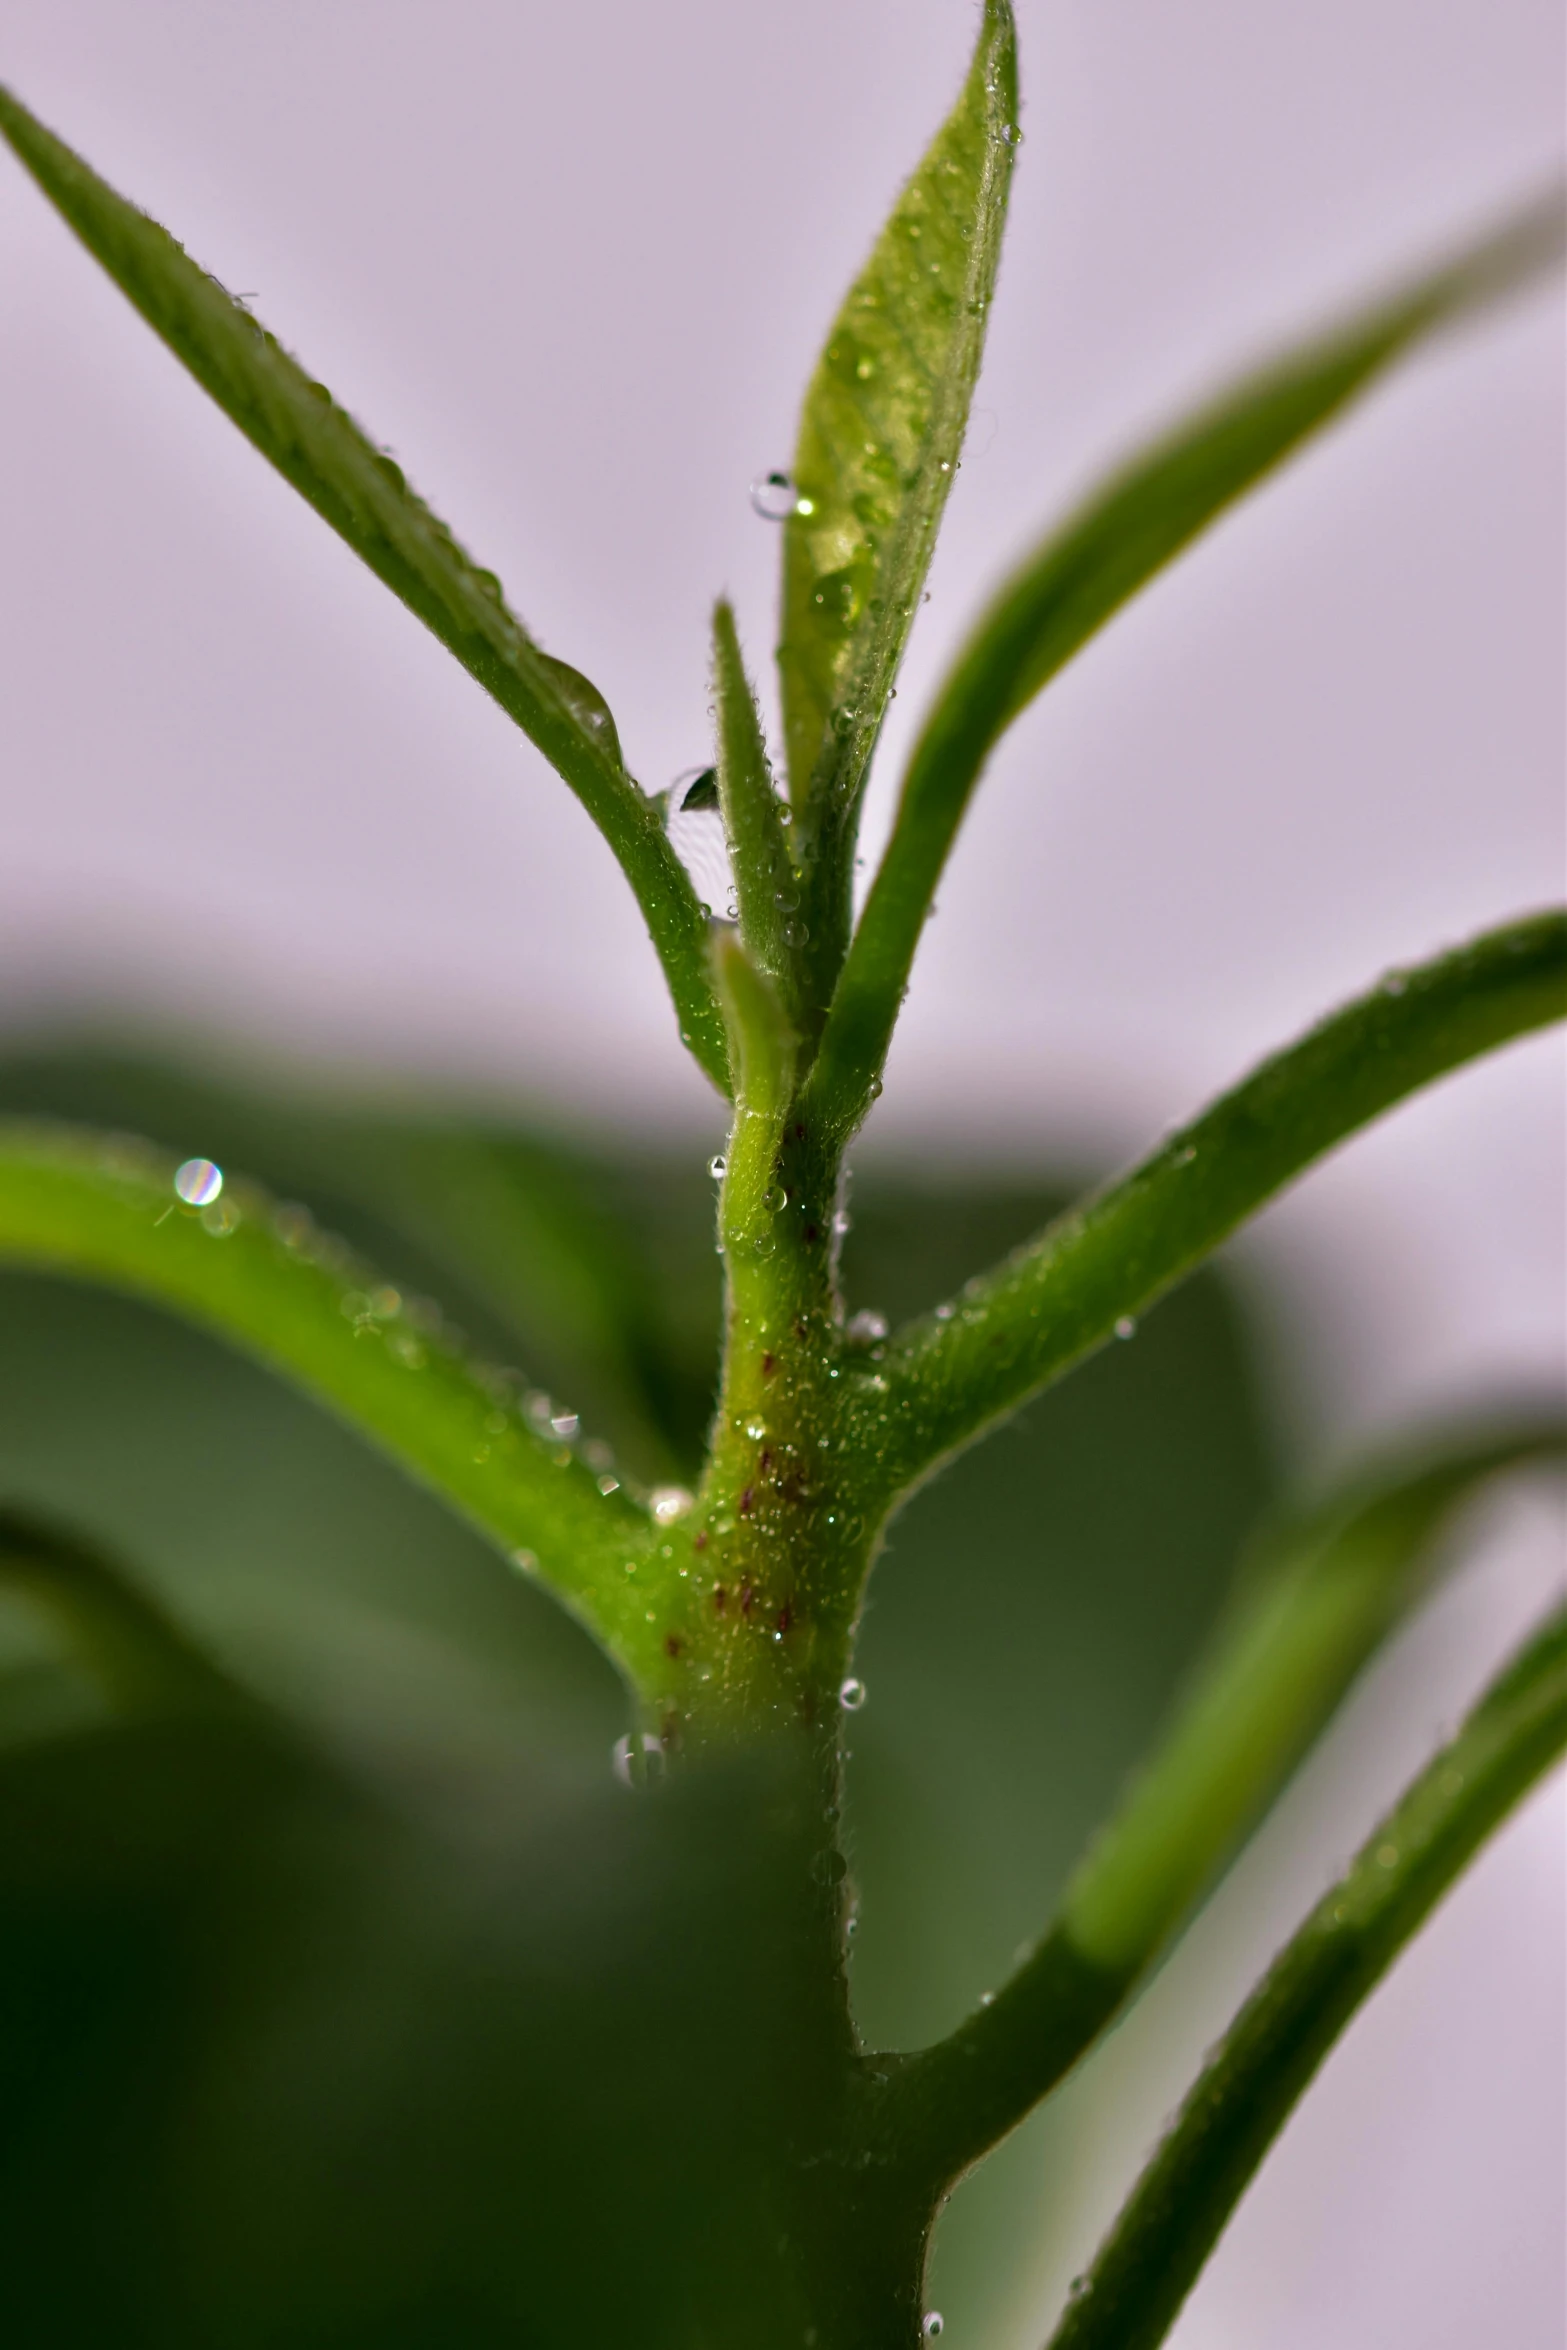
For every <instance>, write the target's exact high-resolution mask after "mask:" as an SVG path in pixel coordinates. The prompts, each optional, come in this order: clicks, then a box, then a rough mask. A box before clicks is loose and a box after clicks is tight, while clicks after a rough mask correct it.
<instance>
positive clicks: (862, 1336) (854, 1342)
mask: <svg viewBox="0 0 1567 2350" xmlns="http://www.w3.org/2000/svg"><path fill="white" fill-rule="evenodd" d="M843 1335H844V1337H845V1338H846V1339H847V1340H848V1341H849V1344H850V1345H851V1346H874V1345H875V1344H876V1341H877V1340H878V1339H879V1338H885V1337H886V1335H887V1317H886V1315H885V1314H878V1313H876V1312H875V1311H874V1310H873V1309H872V1308H871V1307H869V1306H862V1307H861V1309H860V1311H859V1312H858V1313H857V1314H851V1315H850V1316H849V1319H848V1321H847V1322H846V1323H845V1324H844V1329H843Z"/></svg>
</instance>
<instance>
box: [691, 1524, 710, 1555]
mask: <svg viewBox="0 0 1567 2350" xmlns="http://www.w3.org/2000/svg"><path fill="white" fill-rule="evenodd" d="M691 1548H692V1549H693V1550H706V1548H707V1528H706V1527H705V1526H704V1527H703V1528H702V1531H701V1533H700V1534H699V1535H697V1537H696V1539H695V1541H694V1542H693V1543H692V1545H691Z"/></svg>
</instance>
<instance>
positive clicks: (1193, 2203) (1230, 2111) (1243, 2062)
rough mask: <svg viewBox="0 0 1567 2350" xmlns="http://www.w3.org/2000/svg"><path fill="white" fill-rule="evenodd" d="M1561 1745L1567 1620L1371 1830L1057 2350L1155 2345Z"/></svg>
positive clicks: (1228, 2039) (1093, 2276)
mask: <svg viewBox="0 0 1567 2350" xmlns="http://www.w3.org/2000/svg"><path fill="white" fill-rule="evenodd" d="M1564 1744H1567V1612H1559V1613H1558V1614H1556V1615H1555V1616H1553V1617H1551V1618H1550V1619H1549V1620H1548V1622H1547V1623H1546V1624H1545V1625H1544V1626H1542V1628H1541V1629H1540V1631H1539V1632H1538V1633H1537V1634H1536V1635H1535V1637H1534V1638H1533V1639H1532V1640H1531V1641H1530V1642H1529V1643H1528V1644H1527V1646H1526V1647H1525V1648H1524V1649H1523V1651H1522V1652H1521V1653H1520V1655H1519V1656H1518V1657H1517V1658H1516V1659H1515V1660H1514V1662H1513V1663H1512V1664H1511V1665H1510V1666H1509V1667H1508V1668H1507V1669H1506V1670H1505V1671H1504V1672H1503V1673H1502V1674H1501V1675H1500V1676H1499V1677H1498V1679H1497V1680H1496V1681H1494V1682H1493V1683H1492V1685H1491V1687H1490V1689H1489V1690H1487V1692H1486V1694H1485V1696H1484V1697H1482V1699H1481V1700H1480V1703H1479V1704H1478V1705H1477V1706H1476V1707H1475V1709H1474V1711H1473V1712H1472V1713H1471V1714H1470V1716H1469V1719H1468V1720H1467V1721H1466V1722H1465V1724H1464V1726H1463V1729H1462V1730H1461V1731H1460V1732H1459V1734H1458V1736H1457V1737H1456V1738H1455V1739H1454V1740H1453V1741H1452V1743H1451V1744H1450V1745H1448V1746H1446V1747H1445V1748H1444V1749H1443V1750H1442V1752H1441V1753H1440V1754H1439V1755H1437V1757H1436V1759H1435V1760H1434V1761H1433V1762H1432V1763H1431V1764H1430V1765H1429V1767H1428V1768H1427V1769H1426V1770H1425V1771H1424V1772H1422V1774H1421V1775H1420V1777H1419V1778H1418V1779H1416V1780H1415V1782H1414V1784H1413V1785H1412V1786H1411V1787H1410V1788H1409V1790H1408V1791H1407V1793H1406V1794H1405V1796H1404V1798H1403V1800H1402V1801H1401V1802H1400V1803H1399V1804H1398V1805H1397V1806H1396V1807H1395V1808H1394V1809H1393V1810H1392V1811H1391V1812H1390V1813H1389V1814H1388V1815H1387V1817H1386V1818H1385V1819H1384V1820H1383V1821H1382V1822H1381V1823H1380V1824H1379V1825H1378V1826H1377V1827H1376V1828H1375V1829H1374V1830H1373V1831H1372V1834H1371V1835H1370V1836H1369V1837H1368V1839H1367V1841H1366V1842H1365V1844H1364V1845H1362V1847H1361V1849H1360V1851H1359V1853H1358V1854H1357V1855H1356V1858H1355V1860H1354V1862H1353V1863H1352V1865H1351V1867H1350V1868H1349V1870H1348V1871H1347V1873H1346V1874H1345V1875H1344V1876H1343V1877H1342V1878H1340V1880H1339V1882H1338V1883H1337V1884H1336V1885H1335V1886H1333V1888H1332V1889H1331V1890H1330V1891H1329V1892H1328V1893H1327V1894H1325V1895H1324V1897H1323V1899H1322V1900H1321V1902H1319V1904H1318V1905H1317V1907H1316V1909H1315V1910H1313V1912H1312V1914H1311V1916H1310V1917H1309V1918H1308V1919H1307V1920H1306V1922H1305V1924H1304V1925H1303V1926H1302V1927H1301V1928H1300V1930H1299V1932H1298V1933H1297V1934H1296V1935H1295V1937H1294V1939H1293V1940H1292V1941H1291V1942H1289V1943H1288V1944H1287V1945H1286V1947H1285V1948H1284V1950H1283V1951H1282V1952H1281V1953H1280V1955H1279V1956H1278V1958H1277V1959H1275V1961H1274V1963H1273V1965H1272V1967H1271V1968H1270V1969H1269V1971H1268V1973H1267V1974H1266V1975H1265V1976H1264V1978H1263V1980H1262V1982H1261V1983H1260V1984H1259V1985H1258V1987H1257V1989H1256V1990H1255V1991H1254V1992H1253V1993H1252V1996H1251V1997H1250V1999H1249V2000H1248V2001H1247V2002H1246V2005H1245V2006H1244V2007H1243V2008H1242V2009H1241V2012H1240V2014H1239V2015H1238V2016H1237V2017H1236V2019H1235V2022H1234V2023H1233V2024H1232V2025H1231V2027H1230V2029H1229V2031H1228V2033H1227V2034H1226V2035H1225V2037H1224V2039H1223V2040H1222V2041H1221V2042H1220V2044H1219V2046H1218V2048H1217V2049H1216V2050H1215V2051H1214V2053H1213V2055H1212V2057H1211V2058H1210V2059H1209V2062H1208V2063H1207V2064H1206V2065H1205V2066H1204V2068H1203V2071H1202V2074H1201V2076H1200V2077H1199V2079H1198V2080H1197V2082H1196V2083H1195V2084H1194V2086H1193V2088H1192V2090H1191V2092H1190V2094H1189V2095H1188V2097H1187V2098H1186V2101H1185V2103H1184V2104H1183V2105H1182V2107H1181V2110H1180V2112H1179V2114H1178V2115H1177V2116H1176V2118H1175V2121H1174V2122H1173V2123H1172V2124H1171V2127H1170V2130H1169V2133H1168V2135H1167V2136H1166V2138H1165V2140H1164V2143H1163V2144H1162V2145H1161V2146H1160V2148H1159V2150H1158V2152H1157V2153H1156V2154H1155V2155H1154V2157H1153V2160H1152V2161H1151V2162H1150V2163H1149V2165H1148V2168H1147V2169H1146V2170H1145V2171H1144V2173H1143V2176H1142V2178H1141V2179H1140V2180H1139V2181H1138V2184H1137V2186H1136V2188H1135V2190H1134V2191H1133V2194H1132V2196H1131V2198H1130V2200H1129V2201H1128V2202H1127V2204H1126V2206H1125V2208H1124V2209H1123V2211H1122V2213H1121V2216H1120V2218H1119V2219H1118V2220H1117V2221H1116V2224H1115V2227H1114V2228H1113V2230H1112V2231H1111V2234H1110V2236H1109V2237H1108V2238H1107V2240H1106V2242H1105V2244H1104V2246H1103V2247H1102V2249H1101V2251H1100V2253H1099V2256H1098V2258H1097V2259H1096V2260H1095V2262H1094V2264H1093V2267H1092V2268H1091V2269H1090V2270H1089V2272H1088V2274H1087V2275H1086V2277H1085V2278H1084V2280H1083V2285H1082V2290H1081V2291H1080V2292H1079V2293H1078V2294H1077V2295H1076V2297H1075V2298H1074V2299H1073V2301H1072V2303H1071V2305H1070V2307H1069V2308H1068V2310H1067V2312H1066V2314H1065V2316H1064V2317H1063V2318H1062V2320H1061V2323H1060V2325H1059V2326H1058V2328H1057V2329H1056V2332H1055V2333H1054V2335H1053V2336H1052V2337H1051V2350H1153V2345H1154V2344H1156V2343H1158V2342H1162V2341H1163V2340H1164V2338H1165V2335H1166V2334H1167V2333H1168V2331H1169V2328H1170V2327H1171V2325H1172V2324H1173V2323H1174V2321H1175V2317H1176V2314H1177V2312H1178V2311H1179V2309H1180V2306H1181V2303H1182V2302H1183V2301H1184V2300H1185V2298H1186V2295H1187V2293H1188V2292H1189V2291H1190V2290H1191V2287H1192V2285H1193V2284H1194V2283H1195V2281H1196V2278H1197V2275H1198V2272H1199V2270H1200V2269H1201V2267H1202V2265H1203V2262H1204V2261H1205V2260H1206V2259H1207V2257H1208V2255H1209V2253H1210V2252H1211V2251H1212V2249H1213V2247H1214V2245H1215V2244H1216V2243H1217V2241H1218V2239H1219V2236H1220V2234H1221V2233H1222V2231H1223V2229H1224V2226H1225V2223H1226V2222H1227V2221H1228V2219H1229V2217H1230V2214H1231V2213H1232V2211H1233V2210H1234V2208H1235V2206H1236V2204H1237V2203H1238V2202H1239V2200H1240V2198H1241V2195H1242V2194H1243V2193H1244V2191H1245V2189H1246V2187H1247V2185H1248V2184H1249V2183H1250V2181H1251V2179H1252V2177H1253V2176H1254V2174H1255V2172H1256V2170H1257V2167H1258V2165H1259V2164H1260V2162H1261V2161H1262V2159H1263V2157H1264V2155H1265V2154H1266V2153H1267V2150H1268V2148H1269V2146H1270V2145H1271V2144H1272V2142H1273V2140H1274V2139H1275V2137H1276V2136H1277V2135H1278V2133H1279V2131H1280V2129H1282V2127H1283V2125H1284V2123H1285V2121H1286V2119H1287V2118H1288V2116H1289V2114H1290V2113H1291V2111H1292V2110H1293V2108H1294V2106H1295V2104H1296V2102H1297V2101H1298V2099H1299V2098H1300V2096H1301V2094H1302V2092H1303V2091H1304V2090H1305V2088H1306V2087H1307V2086H1308V2084H1309V2083H1310V2081H1311V2080H1312V2078H1313V2076H1314V2075H1315V2073H1316V2071H1317V2068H1318V2066H1319V2065H1320V2064H1321V2063H1322V2060H1323V2058H1324V2057H1325V2056H1326V2055H1327V2053H1328V2051H1329V2049H1330V2048H1331V2047H1332V2046H1333V2044H1334V2042H1335V2041H1336V2040H1337V2038H1338V2037H1339V2034H1340V2033H1341V2032H1342V2031H1343V2029H1344V2027H1345V2025H1346V2024H1347V2023H1348V2022H1349V2020H1350V2018H1351V2017H1352V2016H1353V2015H1354V2013H1355V2011H1356V2010H1357V2008H1359V2007H1360V2005H1361V2003H1362V2002H1363V2001H1364V2000H1365V1999H1366V1997H1367V1996H1368V1994H1369V1993H1370V1992H1371V1991H1372V1990H1374V1988H1375V1987H1376V1985H1377V1984H1378V1983H1379V1982H1380V1981H1381V1979H1382V1977H1383V1975H1384V1974H1385V1973H1386V1972H1387V1970H1388V1968H1389V1966H1391V1964H1392V1963H1393V1961H1394V1959H1395V1958H1396V1957H1397V1956H1398V1953H1399V1952H1400V1950H1401V1949H1402V1948H1403V1947H1404V1945H1405V1943H1406V1942H1407V1941H1409V1939H1410V1938H1411V1936H1412V1935H1413V1934H1414V1933H1416V1932H1417V1930H1418V1929H1419V1928H1420V1926H1422V1925H1423V1924H1424V1922H1425V1920H1426V1918H1427V1917H1428V1916H1429V1915H1430V1913H1431V1911H1432V1909H1433V1908H1434V1907H1435V1906H1436V1904H1437V1902H1438V1901H1439V1900H1440V1899H1441V1898H1442V1895H1443V1894H1444V1893H1445V1892H1446V1891H1447V1889H1448V1887H1449V1886H1450V1885H1451V1884H1452V1882H1453V1880H1454V1879H1455V1877H1457V1876H1458V1874H1459V1873H1460V1871H1461V1870H1462V1869H1463V1868H1464V1867H1465V1866H1466V1865H1467V1863H1468V1862H1469V1861H1470V1860H1471V1859H1472V1858H1473V1856H1474V1854H1475V1852H1476V1851H1477V1850H1478V1849H1479V1847H1480V1845H1481V1844H1482V1843H1484V1841H1485V1840H1486V1838H1487V1837H1488V1836H1489V1835H1490V1834H1491V1833H1492V1832H1493V1830H1494V1829H1495V1828H1496V1827H1497V1826H1498V1825H1499V1824H1500V1822H1501V1821H1502V1820H1503V1819H1505V1818H1506V1816H1507V1814H1508V1813H1509V1812H1510V1811H1511V1810H1512V1808H1513V1806H1514V1805H1515V1804H1516V1803H1517V1802H1518V1800H1519V1798H1520V1797H1521V1796H1522V1795H1524V1794H1525V1793H1526V1792H1527V1791H1528V1789H1529V1788H1530V1787H1532V1786H1533V1785H1534V1783H1535V1782H1536V1780H1537V1779H1538V1778H1539V1777H1540V1776H1541V1774H1542V1773H1543V1772H1544V1771H1546V1770H1548V1769H1549V1768H1550V1766H1551V1764H1552V1763H1554V1762H1555V1761H1556V1759H1557V1757H1558V1756H1559V1755H1560V1753H1561V1751H1562V1748H1563V1745H1564Z"/></svg>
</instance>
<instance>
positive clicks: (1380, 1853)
mask: <svg viewBox="0 0 1567 2350" xmlns="http://www.w3.org/2000/svg"><path fill="white" fill-rule="evenodd" d="M1397 1866H1398V1846H1397V1845H1396V1844H1379V1845H1378V1846H1377V1867H1378V1868H1379V1869H1396V1868H1397Z"/></svg>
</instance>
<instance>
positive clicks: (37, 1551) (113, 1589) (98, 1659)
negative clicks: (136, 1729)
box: [0, 1509, 250, 1714]
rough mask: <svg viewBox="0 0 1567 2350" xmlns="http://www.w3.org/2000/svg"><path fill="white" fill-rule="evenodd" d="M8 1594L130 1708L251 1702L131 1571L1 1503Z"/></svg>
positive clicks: (1, 1564) (227, 1707) (0, 1551)
mask: <svg viewBox="0 0 1567 2350" xmlns="http://www.w3.org/2000/svg"><path fill="white" fill-rule="evenodd" d="M0 1591H12V1592H19V1593H21V1594H22V1595H24V1596H25V1597H26V1598H28V1599H29V1600H31V1601H32V1602H33V1603H34V1605H35V1606H36V1607H37V1608H38V1609H39V1610H40V1612H41V1613H42V1614H43V1615H44V1616H46V1617H47V1618H48V1619H49V1621H50V1622H51V1624H52V1625H53V1626H54V1628H55V1629H56V1630H57V1632H58V1633H59V1635H60V1637H61V1638H62V1640H63V1641H64V1643H65V1646H66V1648H67V1649H68V1651H69V1652H70V1654H71V1655H72V1656H73V1657H74V1659H75V1660H76V1662H77V1663H78V1664H80V1665H81V1666H82V1667H83V1669H84V1670H85V1671H86V1673H87V1674H88V1675H89V1677H90V1678H91V1679H92V1680H94V1681H95V1682H97V1683H98V1685H99V1687H100V1688H101V1689H102V1691H103V1694H104V1695H105V1696H106V1697H107V1698H108V1699H109V1701H110V1703H111V1704H112V1705H113V1706H114V1707H115V1709H116V1711H118V1712H120V1713H125V1714H132V1713H134V1714H142V1713H158V1714H163V1713H168V1712H189V1711H191V1710H193V1709H194V1710H196V1711H200V1712H208V1711H211V1710H212V1709H213V1708H214V1707H216V1708H218V1709H219V1710H223V1711H232V1710H233V1709H235V1708H236V1707H241V1706H245V1705H247V1704H249V1702H250V1701H249V1700H248V1699H247V1698H245V1697H244V1696H243V1695H242V1693H241V1692H240V1690H239V1689H238V1688H237V1687H236V1686H235V1684H234V1683H233V1682H232V1681H230V1679H229V1678H228V1675H227V1674H226V1673H224V1672H221V1671H220V1670H219V1668H218V1666H217V1665H216V1664H214V1663H213V1661H212V1660H211V1658H210V1657H207V1656H205V1655H204V1654H203V1653H202V1651H201V1650H200V1649H199V1648H198V1647H196V1645H195V1643H194V1642H192V1641H191V1640H189V1639H187V1637H186V1635H185V1634H184V1633H183V1632H182V1631H181V1630H180V1629H179V1627H178V1625H177V1624H175V1623H174V1622H173V1621H172V1619H171V1618H170V1617H168V1616H166V1615H165V1614H164V1612H163V1610H162V1609H161V1608H160V1607H158V1606H157V1605H156V1604H155V1603H154V1601H153V1600H152V1599H151V1598H150V1597H149V1596H148V1595H147V1594H146V1593H145V1592H143V1591H141V1590H139V1589H138V1588H137V1586H136V1584H135V1582H134V1581H133V1580H132V1579H131V1577H129V1576H128V1575H127V1574H126V1573H125V1571H124V1570H123V1568H121V1567H119V1566H118V1565H116V1564H114V1563H112V1562H111V1561H110V1560H109V1559H107V1558H106V1557H104V1555H103V1554H102V1552H101V1551H99V1550H97V1549H96V1548H94V1547H92V1546H91V1545H89V1544H88V1543H86V1542H84V1541H82V1539H81V1538H80V1537H79V1536H77V1535H74V1534H67V1533H65V1532H64V1531H63V1530H62V1529H61V1528H60V1527H58V1526H51V1525H47V1524H45V1523H44V1522H43V1521H42V1520H41V1519H35V1518H33V1517H31V1516H30V1515H29V1514H27V1513H26V1512H24V1511H21V1510H9V1509H8V1510H0Z"/></svg>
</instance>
